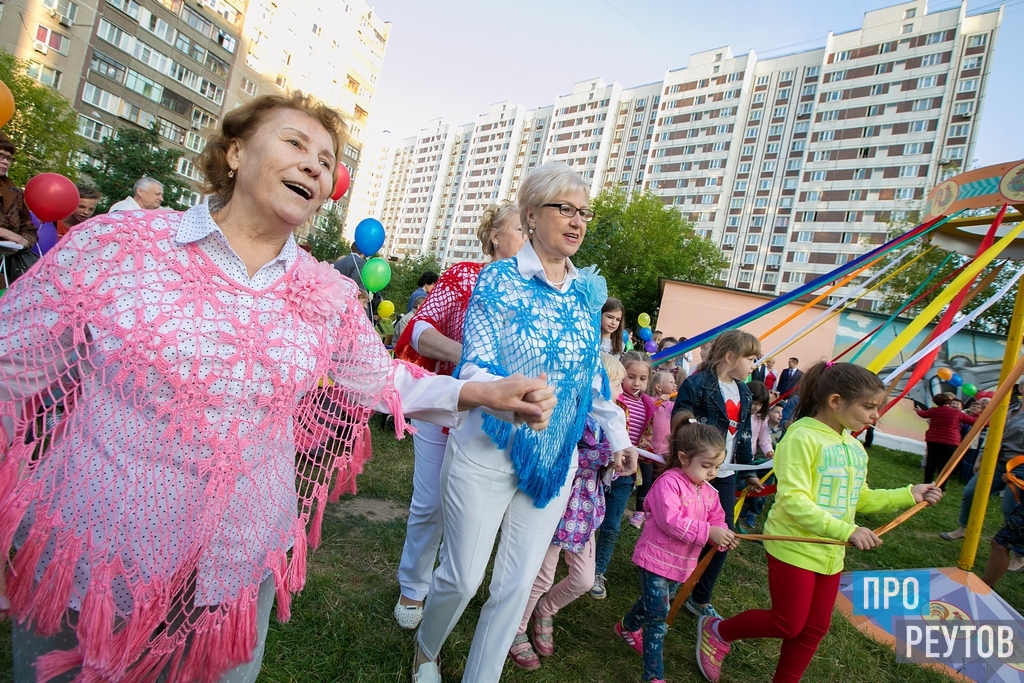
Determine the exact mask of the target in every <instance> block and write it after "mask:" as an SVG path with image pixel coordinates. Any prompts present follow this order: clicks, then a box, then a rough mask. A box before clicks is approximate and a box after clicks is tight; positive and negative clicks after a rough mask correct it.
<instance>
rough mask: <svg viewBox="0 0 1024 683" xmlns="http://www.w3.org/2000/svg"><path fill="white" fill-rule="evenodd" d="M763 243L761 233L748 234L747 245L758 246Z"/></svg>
mask: <svg viewBox="0 0 1024 683" xmlns="http://www.w3.org/2000/svg"><path fill="white" fill-rule="evenodd" d="M759 244H761V234H760V233H757V232H754V233H751V234H749V235H747V246H750V247H756V246H757V245H759Z"/></svg>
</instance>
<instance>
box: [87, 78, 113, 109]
mask: <svg viewBox="0 0 1024 683" xmlns="http://www.w3.org/2000/svg"><path fill="white" fill-rule="evenodd" d="M82 101H83V102H88V103H89V104H91V105H92V106H94V107H96V108H97V109H102V110H103V111H108V112H110V113H112V114H120V113H121V98H120V97H118V96H116V95H114V94H112V93H109V92H107V91H106V90H103V89H101V88H97V87H96V86H95V85H93V84H92V83H88V82H87V83H86V84H85V87H83V88H82Z"/></svg>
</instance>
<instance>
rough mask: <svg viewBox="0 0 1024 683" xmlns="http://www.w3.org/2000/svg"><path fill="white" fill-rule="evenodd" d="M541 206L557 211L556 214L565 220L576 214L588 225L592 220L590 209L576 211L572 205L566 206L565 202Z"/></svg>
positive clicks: (592, 214)
mask: <svg viewBox="0 0 1024 683" xmlns="http://www.w3.org/2000/svg"><path fill="white" fill-rule="evenodd" d="M541 206H550V207H551V208H553V209H558V213H560V214H562V215H563V216H565V217H566V218H572V217H573V216H575V215H576V214H579V215H580V218H582V219H583V222H584V223H589V222H590V221H591V220H592V219H593V218H594V212H593V211H591V210H590V209H577V208H576V207H575V206H573V205H572V204H566V203H565V202H561V203H558V204H541Z"/></svg>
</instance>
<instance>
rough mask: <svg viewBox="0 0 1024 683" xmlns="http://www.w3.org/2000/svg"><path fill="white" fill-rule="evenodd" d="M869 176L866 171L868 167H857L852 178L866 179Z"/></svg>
mask: <svg viewBox="0 0 1024 683" xmlns="http://www.w3.org/2000/svg"><path fill="white" fill-rule="evenodd" d="M869 177H870V174H869V173H868V169H866V168H858V169H855V170H854V171H853V179H854V180H867V179H868V178H869Z"/></svg>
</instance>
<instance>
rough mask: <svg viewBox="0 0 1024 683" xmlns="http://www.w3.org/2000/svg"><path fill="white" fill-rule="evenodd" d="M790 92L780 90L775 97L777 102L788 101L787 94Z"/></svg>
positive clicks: (789, 90) (788, 89) (783, 89)
mask: <svg viewBox="0 0 1024 683" xmlns="http://www.w3.org/2000/svg"><path fill="white" fill-rule="evenodd" d="M791 92H792V89H791V88H781V89H780V90H779V93H778V95H776V96H775V99H777V100H788V99H789V94H790V93H791Z"/></svg>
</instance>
